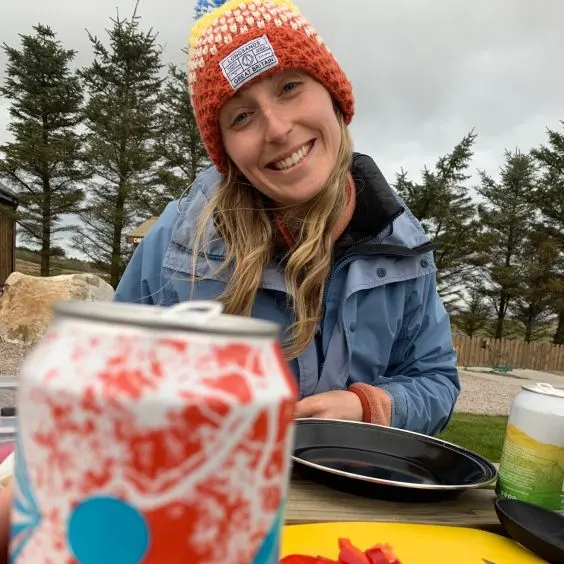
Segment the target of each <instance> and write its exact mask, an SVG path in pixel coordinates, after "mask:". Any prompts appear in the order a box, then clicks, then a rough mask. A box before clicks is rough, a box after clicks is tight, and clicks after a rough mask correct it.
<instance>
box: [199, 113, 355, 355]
mask: <svg viewBox="0 0 564 564" xmlns="http://www.w3.org/2000/svg"><path fill="white" fill-rule="evenodd" d="M336 112H337V119H338V121H339V126H340V130H341V143H340V147H339V151H338V154H337V159H336V162H335V166H334V167H333V170H332V171H331V174H330V175H329V178H328V179H327V182H326V184H325V186H324V187H323V189H322V190H321V191H320V192H319V194H317V195H316V196H315V197H314V198H313V199H312V200H310V201H309V202H307V203H306V204H299V205H292V206H285V207H281V206H277V205H276V204H275V203H274V202H273V201H272V200H270V199H269V198H267V197H266V196H265V195H264V194H262V193H261V192H260V191H259V190H258V189H257V188H255V187H254V186H252V185H251V184H250V183H249V182H248V181H246V180H245V179H244V178H242V177H241V174H240V173H239V171H238V169H237V168H236V166H235V164H234V163H233V162H231V160H230V161H229V169H228V171H227V173H226V174H225V175H224V177H223V178H222V180H221V182H220V183H219V185H218V187H217V190H216V191H215V194H214V195H213V196H212V198H211V199H210V201H209V203H208V204H207V206H206V207H205V209H204V211H203V213H202V215H201V216H200V218H199V221H198V224H197V227H196V233H195V238H194V249H195V253H200V254H203V255H204V256H205V249H206V247H207V245H208V243H209V241H206V240H205V233H206V226H207V225H208V224H209V222H210V221H213V222H214V224H215V228H216V230H217V233H218V235H219V236H220V237H221V238H222V239H223V240H224V241H225V245H226V250H227V251H226V252H227V254H226V259H225V262H224V263H223V265H222V266H221V267H220V268H219V269H218V270H217V271H216V273H218V272H219V271H221V270H224V269H225V268H229V276H228V277H227V278H228V282H227V284H226V287H225V290H224V292H223V293H222V294H221V296H219V297H218V300H219V301H221V302H222V303H223V307H224V311H225V312H226V313H232V314H237V315H244V316H250V314H251V310H252V307H253V304H254V302H255V298H256V294H257V292H258V290H259V288H260V284H261V280H262V277H263V273H264V271H265V269H266V268H267V266H268V265H269V263H270V262H271V261H272V260H273V258H274V254H275V252H276V249H277V242H278V241H279V235H280V234H279V232H278V229H277V227H276V222H275V221H274V217H275V215H278V217H279V218H280V219H281V220H282V221H283V222H284V224H285V225H286V227H287V228H288V229H289V230H290V232H291V233H292V235H293V239H294V243H293V244H292V245H291V247H290V248H288V249H287V250H286V254H285V257H284V277H285V282H286V290H287V292H288V295H289V297H290V302H291V307H292V310H293V316H294V319H293V322H292V324H291V325H290V327H288V328H287V332H286V336H285V338H284V342H283V346H284V352H285V356H286V358H288V359H292V358H295V357H297V356H299V355H300V354H301V353H302V352H303V351H305V349H306V348H307V347H308V345H309V343H310V342H311V341H312V340H313V338H314V336H315V331H316V328H317V324H318V322H319V321H320V319H321V317H322V315H323V311H322V310H323V293H324V289H325V284H326V281H327V278H328V277H329V274H330V270H331V264H332V256H333V241H332V238H331V233H332V230H333V227H334V226H335V224H336V223H337V221H338V220H339V219H340V218H341V216H342V214H343V212H344V210H345V208H346V205H347V191H346V183H347V178H348V174H349V172H350V166H351V162H352V156H353V143H352V139H351V136H350V133H349V130H348V128H347V126H346V124H345V121H344V118H343V116H342V114H341V112H340V111H339V110H336ZM195 256H197V255H195ZM195 269H196V260H194V265H193V276H194V278H195V275H196V272H195Z"/></svg>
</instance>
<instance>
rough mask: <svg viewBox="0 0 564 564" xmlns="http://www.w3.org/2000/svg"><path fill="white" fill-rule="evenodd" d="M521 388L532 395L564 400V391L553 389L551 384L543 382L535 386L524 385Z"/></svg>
mask: <svg viewBox="0 0 564 564" xmlns="http://www.w3.org/2000/svg"><path fill="white" fill-rule="evenodd" d="M521 388H522V389H523V390H526V391H527V392H531V393H533V394H539V395H543V396H548V397H553V398H560V399H564V389H562V388H555V387H554V386H553V385H552V384H547V383H545V382H538V383H536V384H526V385H524V386H521Z"/></svg>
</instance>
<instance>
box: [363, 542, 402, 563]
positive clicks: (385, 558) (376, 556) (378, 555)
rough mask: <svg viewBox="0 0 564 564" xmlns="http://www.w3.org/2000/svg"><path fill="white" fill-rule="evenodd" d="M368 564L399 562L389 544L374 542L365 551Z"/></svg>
mask: <svg viewBox="0 0 564 564" xmlns="http://www.w3.org/2000/svg"><path fill="white" fill-rule="evenodd" d="M365 554H366V556H367V557H368V561H369V562H370V564H400V561H399V560H398V557H397V556H396V555H395V553H394V550H393V549H392V547H391V546H390V545H389V544H376V545H374V546H373V547H372V548H369V549H368V550H367V551H366V552H365Z"/></svg>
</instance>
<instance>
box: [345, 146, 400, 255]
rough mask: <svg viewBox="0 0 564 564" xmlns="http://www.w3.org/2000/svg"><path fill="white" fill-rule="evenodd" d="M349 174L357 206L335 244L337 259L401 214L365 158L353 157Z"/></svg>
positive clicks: (383, 181) (381, 176)
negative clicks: (351, 177) (352, 181)
mask: <svg viewBox="0 0 564 564" xmlns="http://www.w3.org/2000/svg"><path fill="white" fill-rule="evenodd" d="M351 173H352V176H353V179H354V185H355V189H356V206H355V209H354V213H353V216H352V218H351V221H350V222H349V225H348V226H347V228H346V229H345V231H344V232H343V234H342V235H341V237H339V240H338V241H337V243H336V244H335V253H336V255H340V254H341V253H343V252H344V251H346V250H347V249H348V248H349V247H350V246H351V245H353V244H355V243H358V242H359V241H360V240H364V239H367V238H370V237H376V236H377V235H379V234H380V233H382V231H384V229H386V228H387V227H389V226H390V225H391V224H392V222H393V221H394V220H395V219H396V218H397V217H398V216H400V215H401V214H402V213H403V212H404V208H403V207H402V206H401V204H400V203H399V202H398V200H397V199H396V197H395V196H394V193H393V192H392V189H391V188H390V186H389V184H388V183H387V182H386V179H385V178H384V175H383V174H382V172H381V171H380V169H379V168H378V166H377V165H376V163H375V162H374V161H373V160H372V159H371V158H370V157H369V156H368V155H363V154H361V153H354V155H353V162H352V166H351Z"/></svg>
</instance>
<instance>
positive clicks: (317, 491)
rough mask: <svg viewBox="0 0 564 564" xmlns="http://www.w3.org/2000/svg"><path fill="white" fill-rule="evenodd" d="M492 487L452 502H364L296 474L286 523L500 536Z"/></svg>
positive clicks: (477, 490)
mask: <svg viewBox="0 0 564 564" xmlns="http://www.w3.org/2000/svg"><path fill="white" fill-rule="evenodd" d="M494 499H495V491H494V489H493V487H489V488H484V489H476V490H467V491H465V492H463V493H462V494H460V495H459V496H458V497H457V498H455V499H453V500H447V501H440V502H435V503H409V502H393V501H383V500H378V499H367V498H363V497H360V496H356V495H352V494H348V493H345V492H340V491H337V490H333V489H331V488H328V487H326V486H323V485H321V484H317V483H315V482H312V481H309V480H305V479H303V478H301V477H300V476H299V475H297V474H295V473H294V475H293V477H292V480H291V482H290V490H289V494H288V503H287V506H286V523H287V524H288V525H294V524H303V523H322V522H328V521H388V522H395V523H407V522H409V523H423V524H432V525H456V526H462V527H472V528H476V529H483V530H488V531H494V532H498V533H499V532H501V525H500V523H499V520H498V519H497V515H496V513H495V508H494V504H493V502H494Z"/></svg>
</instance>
